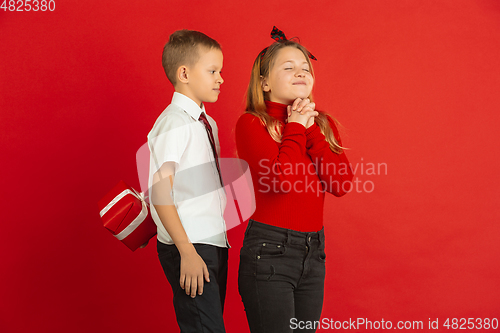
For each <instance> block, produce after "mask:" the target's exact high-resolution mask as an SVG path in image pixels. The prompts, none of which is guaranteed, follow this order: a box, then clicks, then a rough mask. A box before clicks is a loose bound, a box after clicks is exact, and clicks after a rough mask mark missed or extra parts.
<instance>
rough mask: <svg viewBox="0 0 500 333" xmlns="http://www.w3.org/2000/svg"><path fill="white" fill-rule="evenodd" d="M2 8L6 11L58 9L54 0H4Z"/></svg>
mask: <svg viewBox="0 0 500 333" xmlns="http://www.w3.org/2000/svg"><path fill="white" fill-rule="evenodd" d="M0 9H3V11H4V12H6V11H9V12H46V11H50V12H53V11H54V10H56V2H55V1H54V0H49V1H47V0H9V1H7V0H4V1H3V2H2V5H1V6H0Z"/></svg>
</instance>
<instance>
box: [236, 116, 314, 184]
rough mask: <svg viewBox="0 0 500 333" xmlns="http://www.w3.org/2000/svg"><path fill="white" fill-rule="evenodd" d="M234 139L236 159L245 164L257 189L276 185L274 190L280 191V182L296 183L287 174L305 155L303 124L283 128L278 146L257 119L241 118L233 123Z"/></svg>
mask: <svg viewBox="0 0 500 333" xmlns="http://www.w3.org/2000/svg"><path fill="white" fill-rule="evenodd" d="M235 135H236V148H237V150H238V157H239V158H241V159H243V160H245V161H246V162H247V163H248V165H249V166H250V169H251V170H253V171H254V174H256V175H257V177H258V178H259V179H258V182H259V186H266V185H267V188H269V187H268V185H269V184H271V183H273V184H276V185H278V186H275V187H274V188H275V189H276V188H277V189H281V188H282V186H279V185H280V184H281V183H282V182H284V181H289V182H293V181H294V180H295V179H296V177H297V175H296V174H295V173H294V172H289V171H290V168H291V166H292V165H294V164H295V163H297V162H298V161H299V160H300V159H301V158H302V159H303V157H304V156H305V154H306V135H305V127H304V126H303V125H302V124H299V123H289V124H286V125H285V126H284V128H283V135H282V138H281V143H277V142H276V141H274V140H273V138H272V137H271V136H270V135H269V133H268V131H267V129H266V127H265V126H264V125H263V124H262V123H261V121H260V119H259V118H257V117H255V116H254V115H251V114H243V115H242V116H241V117H240V118H239V119H238V122H237V123H236V129H235ZM287 169H288V171H287ZM278 191H281V190H278Z"/></svg>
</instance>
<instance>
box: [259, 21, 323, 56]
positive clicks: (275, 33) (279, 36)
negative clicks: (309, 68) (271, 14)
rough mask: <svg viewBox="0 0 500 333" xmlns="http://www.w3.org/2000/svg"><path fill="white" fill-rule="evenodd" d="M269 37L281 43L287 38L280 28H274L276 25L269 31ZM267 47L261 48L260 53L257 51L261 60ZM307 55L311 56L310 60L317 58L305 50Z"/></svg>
mask: <svg viewBox="0 0 500 333" xmlns="http://www.w3.org/2000/svg"><path fill="white" fill-rule="evenodd" d="M271 38H272V39H274V40H275V41H277V42H278V43H283V42H285V41H287V40H288V39H287V38H286V36H285V33H284V32H283V31H281V30H280V29H278V28H276V26H274V27H273V30H272V31H271ZM268 48H269V46H268V47H266V48H265V49H263V50H262V51H261V52H260V53H259V56H260V60H262V58H263V57H264V54H266V51H267V49H268ZM307 55H308V56H309V58H311V59H312V60H318V59H316V57H315V56H313V55H312V54H311V52H309V51H307Z"/></svg>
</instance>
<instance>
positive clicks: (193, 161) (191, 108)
mask: <svg viewBox="0 0 500 333" xmlns="http://www.w3.org/2000/svg"><path fill="white" fill-rule="evenodd" d="M201 112H205V106H203V107H202V108H200V107H199V106H198V105H197V104H196V103H195V102H194V101H193V100H192V99H190V98H189V97H187V96H185V95H182V94H180V93H178V92H174V95H173V97H172V102H171V104H170V105H169V106H168V107H167V108H166V109H165V110H164V111H163V112H162V114H161V115H160V116H159V117H158V119H157V120H156V122H155V124H154V126H153V128H152V130H151V131H150V132H149V134H148V146H149V151H150V152H151V154H150V164H149V165H150V167H149V178H148V188H149V191H150V193H149V197H150V198H151V197H153V193H152V190H153V188H152V185H153V175H154V174H155V173H156V172H157V171H158V170H159V169H160V167H161V166H162V165H163V164H164V163H165V162H175V173H174V183H173V187H172V191H171V195H172V198H173V203H174V205H175V207H176V209H177V213H178V214H179V218H180V220H181V223H182V226H183V227H184V230H185V231H186V234H187V236H188V238H189V240H190V241H191V243H203V244H210V245H215V246H219V247H229V244H228V242H227V236H226V225H225V221H224V217H223V215H224V209H225V207H226V194H225V192H224V188H223V187H222V186H221V184H220V180H219V176H218V171H217V166H216V164H215V160H214V154H213V152H212V148H211V145H210V141H209V139H208V135H207V130H206V129H205V126H204V125H203V123H202V122H201V121H199V120H198V119H199V117H200V114H201ZM205 114H206V112H205ZM207 119H208V122H209V123H210V125H211V127H212V133H213V136H214V140H215V146H216V149H217V155H218V156H220V145H219V138H218V131H217V124H216V123H215V121H214V120H213V118H212V117H210V116H209V115H207ZM151 215H152V217H153V220H154V221H155V223H156V225H157V227H158V240H159V241H160V242H162V243H165V244H174V242H173V241H172V238H171V237H170V235H169V234H168V233H167V231H166V230H165V227H164V226H163V224H162V222H161V220H160V218H159V216H158V213H157V212H156V210H155V208H154V206H153V205H151Z"/></svg>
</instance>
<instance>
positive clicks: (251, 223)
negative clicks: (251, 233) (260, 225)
mask: <svg viewBox="0 0 500 333" xmlns="http://www.w3.org/2000/svg"><path fill="white" fill-rule="evenodd" d="M252 225H253V220H252V219H250V220H248V225H247V228H246V230H245V236H246V235H247V234H248V230H250V228H251V227H252Z"/></svg>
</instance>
